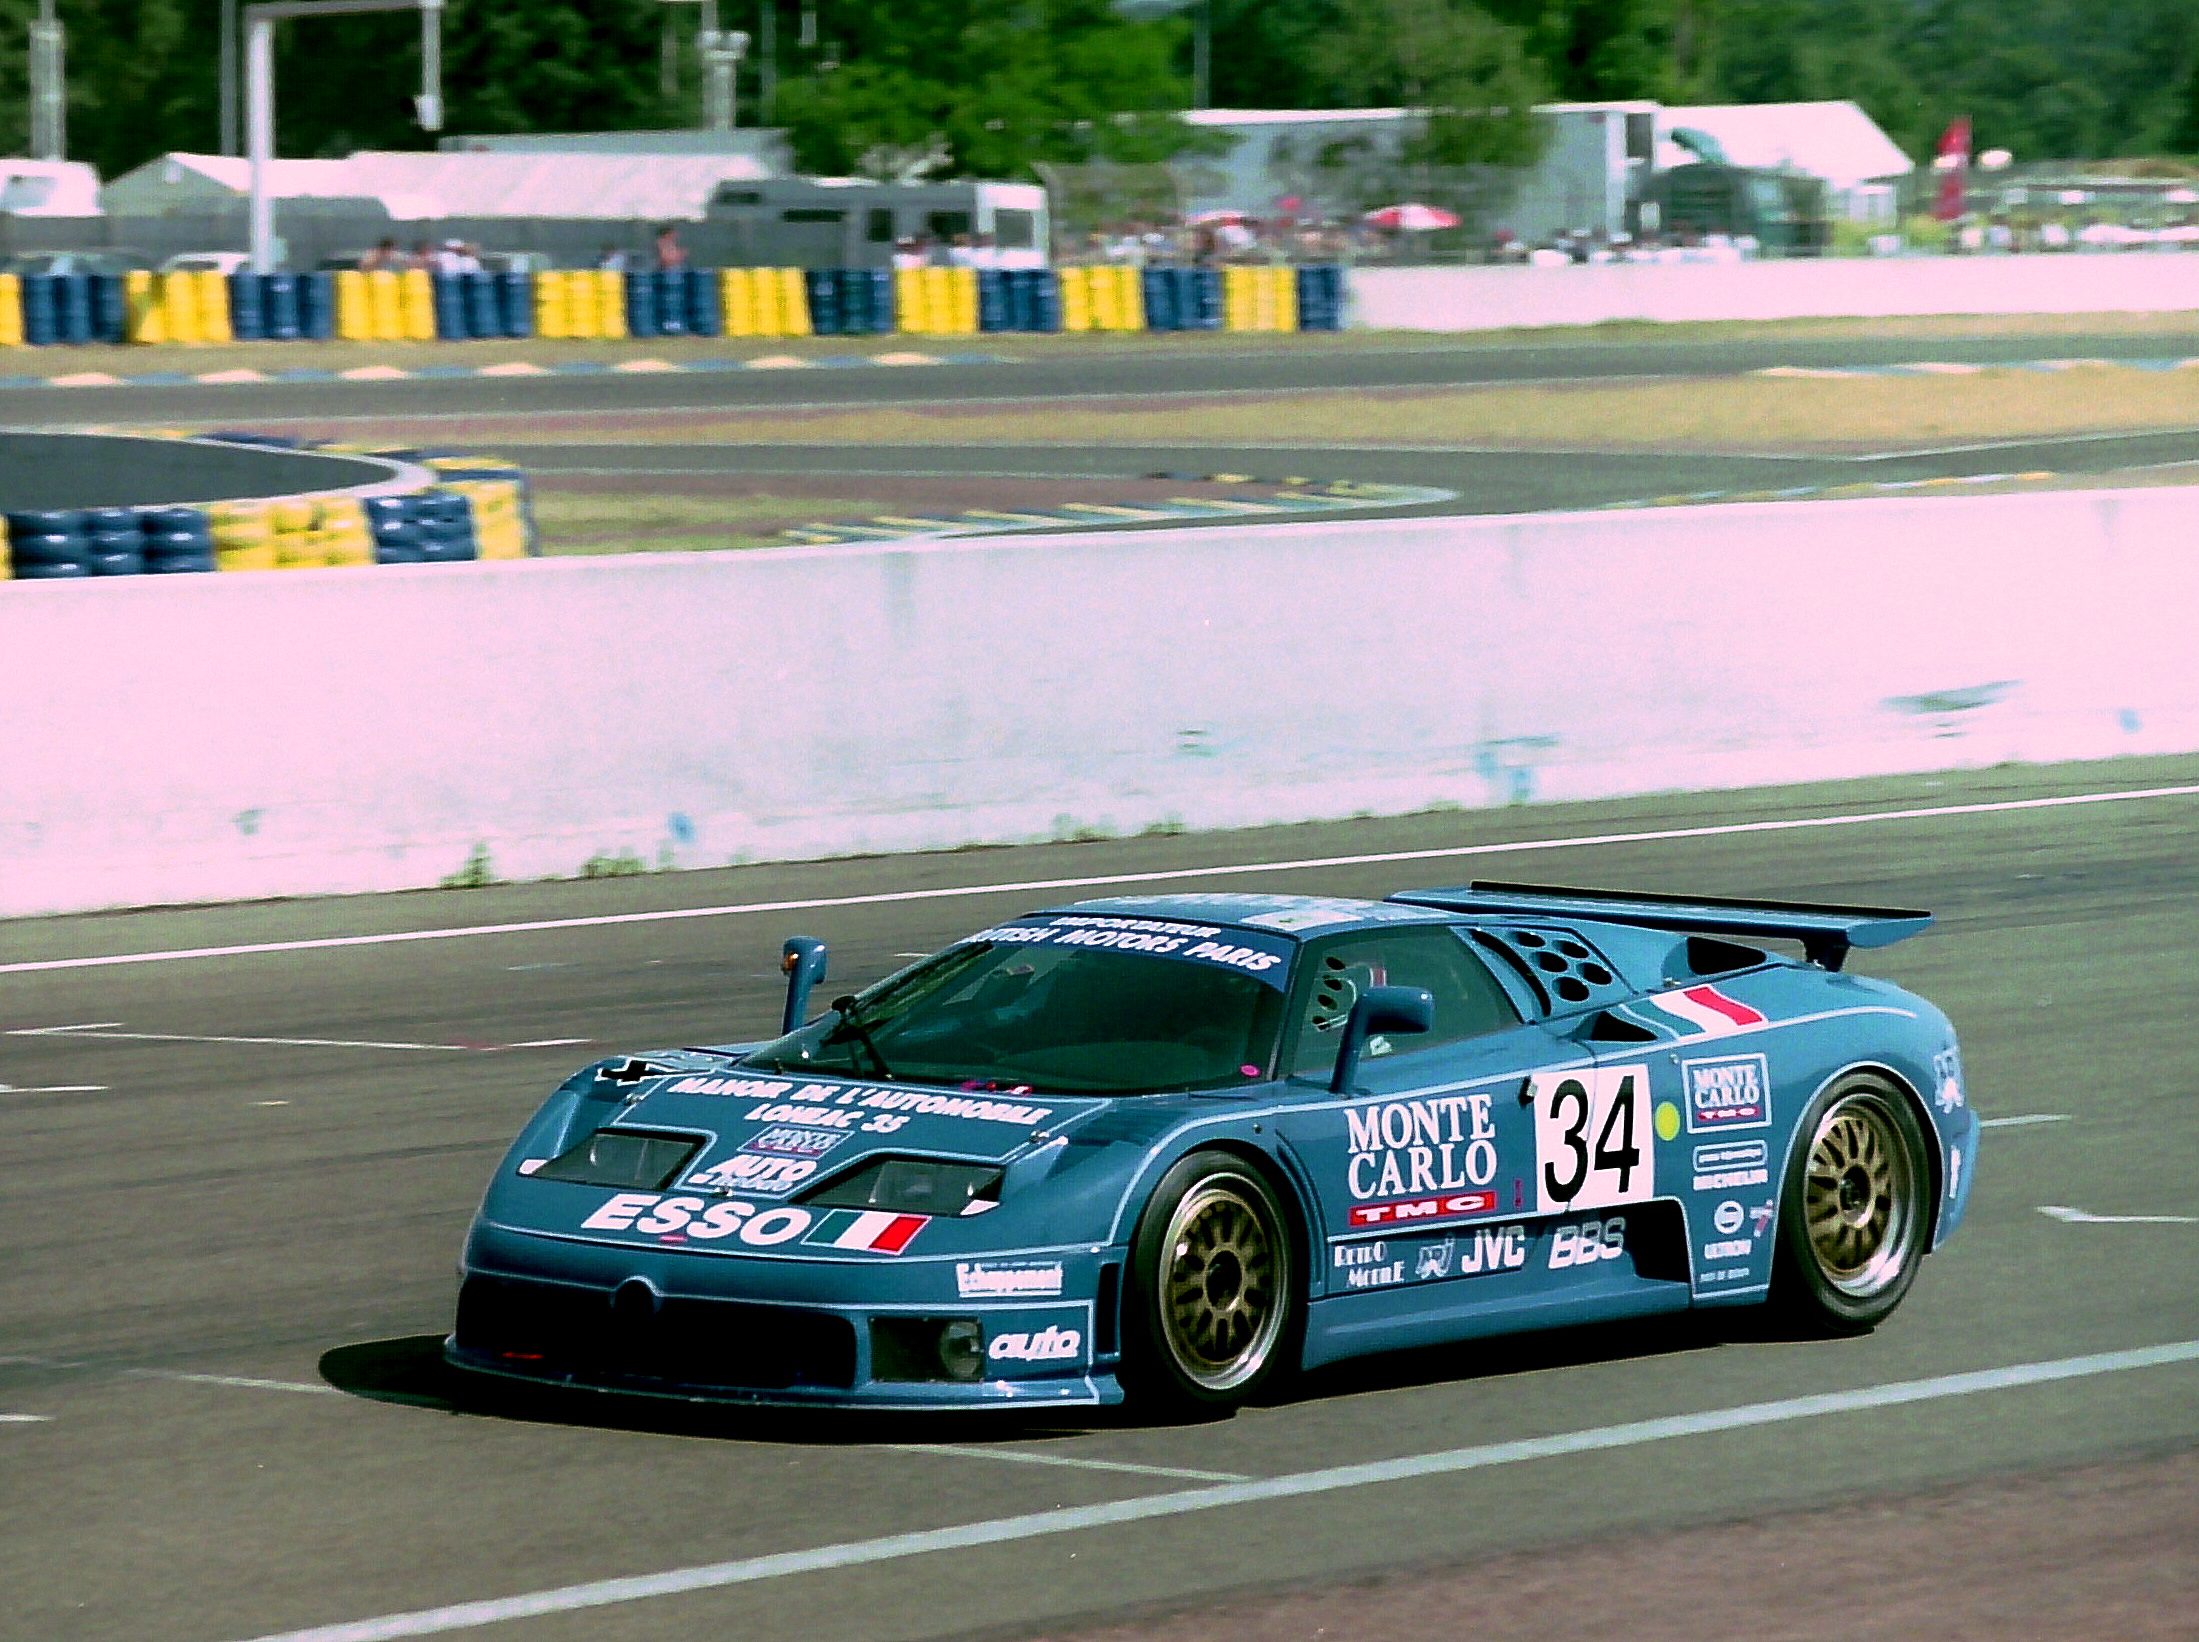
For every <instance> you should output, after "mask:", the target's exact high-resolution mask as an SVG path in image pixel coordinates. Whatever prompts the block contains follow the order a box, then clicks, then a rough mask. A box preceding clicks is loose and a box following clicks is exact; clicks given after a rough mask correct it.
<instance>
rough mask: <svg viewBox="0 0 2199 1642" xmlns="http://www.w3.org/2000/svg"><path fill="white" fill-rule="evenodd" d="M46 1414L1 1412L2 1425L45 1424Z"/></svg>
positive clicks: (0, 1423) (0, 1420)
mask: <svg viewBox="0 0 2199 1642" xmlns="http://www.w3.org/2000/svg"><path fill="white" fill-rule="evenodd" d="M46 1419H47V1416H45V1415H44V1414H0V1425H44V1424H45V1423H46Z"/></svg>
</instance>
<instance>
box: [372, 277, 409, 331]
mask: <svg viewBox="0 0 2199 1642" xmlns="http://www.w3.org/2000/svg"><path fill="white" fill-rule="evenodd" d="M366 282H367V313H368V323H369V324H371V325H372V326H373V327H374V331H373V340H374V341H376V342H402V341H404V339H405V287H404V282H403V281H402V280H400V279H399V278H398V277H397V270H396V269H394V268H377V269H375V270H374V272H372V273H371V274H369V275H367V277H366Z"/></svg>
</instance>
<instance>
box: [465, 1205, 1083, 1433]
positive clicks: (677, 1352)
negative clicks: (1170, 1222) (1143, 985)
mask: <svg viewBox="0 0 2199 1642" xmlns="http://www.w3.org/2000/svg"><path fill="white" fill-rule="evenodd" d="M987 1258H990V1257H987ZM1013 1258H1014V1259H1015V1260H1018V1261H1023V1262H1026V1263H1040V1264H1045V1265H1057V1264H1058V1266H1059V1268H1060V1293H1059V1294H1042V1295H1017V1296H1002V1295H998V1294H985V1295H982V1296H978V1297H966V1296H964V1295H963V1294H962V1293H960V1292H959V1291H960V1287H961V1285H960V1282H959V1274H958V1265H960V1264H963V1263H967V1262H969V1261H970V1260H971V1257H970V1256H967V1255H964V1256H962V1257H960V1260H959V1261H958V1259H957V1258H956V1257H953V1256H939V1257H933V1258H929V1259H913V1258H909V1257H906V1256H898V1257H869V1258H863V1257H858V1258H854V1259H816V1260H813V1259H787V1258H783V1257H780V1258H772V1257H762V1258H753V1259H751V1258H739V1257H731V1256H727V1255H723V1254H718V1253H715V1252H713V1253H712V1254H710V1255H709V1256H707V1257H703V1258H697V1257H696V1256H695V1255H693V1254H691V1253H687V1252H684V1251H679V1250H673V1249H652V1248H636V1247H632V1246H625V1245H619V1244H612V1243H602V1242H591V1241H584V1240H577V1239H572V1238H569V1237H564V1236H555V1235H550V1236H543V1235H536V1234H531V1233H527V1232H522V1231H519V1230H517V1229H515V1228H511V1227H505V1226H499V1225H497V1224H495V1223H494V1222H491V1221H487V1220H482V1221H479V1222H477V1223H476V1225H475V1228H474V1232H473V1235H472V1237H471V1238H469V1240H468V1242H467V1247H466V1254H465V1258H464V1260H463V1262H462V1263H461V1266H460V1276H461V1278H462V1280H463V1281H464V1283H465V1285H466V1286H465V1288H464V1289H463V1290H462V1292H461V1305H460V1322H459V1328H458V1330H456V1331H454V1332H453V1333H452V1335H451V1336H450V1338H449V1339H447V1340H446V1341H445V1342H444V1357H445V1359H446V1361H448V1362H449V1363H450V1364H452V1365H453V1366H454V1367H457V1368H459V1369H462V1370H466V1371H468V1372H471V1373H477V1374H482V1375H491V1376H496V1377H498V1378H501V1379H505V1380H510V1381H520V1382H526V1383H529V1384H533V1385H537V1386H547V1387H557V1388H567V1389H573V1390H582V1391H596V1392H611V1393H617V1394H621V1395H631V1396H639V1397H652V1398H659V1399H668V1400H675V1401H682V1402H707V1403H715V1404H726V1405H749V1406H769V1407H812V1408H870V1409H877V1410H882V1411H883V1410H905V1411H914V1410H933V1409H970V1408H1012V1407H1033V1406H1041V1405H1043V1406H1056V1407H1059V1406H1075V1405H1080V1404H1081V1405H1085V1406H1100V1405H1111V1404H1114V1403H1118V1402H1120V1401H1121V1400H1122V1392H1121V1390H1120V1388H1119V1386H1118V1385H1117V1384H1116V1381H1115V1376H1114V1365H1115V1358H1114V1352H1113V1344H1114V1342H1113V1339H1112V1333H1113V1324H1112V1319H1110V1320H1109V1322H1108V1324H1107V1325H1105V1327H1104V1329H1103V1327H1102V1324H1101V1321H1100V1318H1099V1316H1098V1309H1099V1308H1098V1304H1097V1298H1098V1295H1099V1294H1100V1293H1101V1292H1102V1289H1103V1287H1106V1286H1107V1285H1105V1284H1103V1282H1102V1274H1103V1272H1104V1271H1105V1270H1106V1269H1107V1267H1108V1266H1109V1265H1110V1263H1111V1261H1113V1260H1115V1259H1119V1255H1115V1254H1111V1253H1110V1252H1109V1251H1108V1250H1105V1249H1103V1248H1097V1247H1094V1246H1092V1245H1082V1246H1078V1247H1074V1248H1056V1249H1048V1250H1025V1251H1018V1253H1017V1254H1016V1255H1015V1256H1014V1257H1013ZM482 1290H487V1291H489V1293H488V1299H489V1302H490V1304H489V1307H488V1309H487V1310H485V1311H480V1312H473V1313H470V1315H471V1316H473V1318H474V1319H475V1321H474V1322H473V1323H472V1324H471V1325H469V1323H468V1321H467V1319H468V1316H469V1312H468V1309H467V1301H466V1299H465V1296H466V1295H467V1294H470V1293H477V1292H481V1291H482ZM622 1295H623V1296H624V1297H625V1299H626V1301H627V1302H628V1303H629V1304H631V1305H635V1306H638V1307H639V1308H640V1309H639V1312H638V1313H630V1314H628V1315H626V1316H624V1317H622V1315H621V1313H620V1312H619V1310H618V1306H619V1304H620V1297H621V1296H622ZM515 1296H516V1298H515ZM507 1305H516V1306H517V1307H518V1309H517V1310H516V1311H513V1310H506V1309H502V1308H504V1307H505V1306H507ZM660 1314H661V1315H662V1317H663V1318H664V1319H665V1321H664V1323H663V1324H662V1325H661V1330H662V1331H661V1332H660V1323H659V1321H658V1319H659V1317H660ZM675 1314H676V1319H677V1320H676V1321H675V1320H674V1318H675ZM950 1318H970V1319H974V1320H976V1321H977V1322H978V1323H979V1325H980V1327H981V1328H982V1329H983V1331H984V1335H983V1338H984V1341H985V1343H986V1346H987V1347H988V1349H989V1348H990V1347H991V1346H992V1345H993V1344H994V1342H996V1341H1001V1339H1002V1336H1004V1335H1011V1334H1013V1335H1021V1336H1024V1340H1023V1342H1022V1344H1024V1345H1025V1346H1026V1347H1029V1346H1030V1345H1031V1344H1032V1342H1033V1341H1034V1339H1035V1338H1036V1337H1038V1336H1041V1335H1045V1336H1047V1337H1048V1338H1049V1339H1051V1340H1052V1341H1054V1342H1056V1343H1058V1342H1059V1341H1060V1340H1061V1339H1062V1337H1063V1335H1064V1334H1067V1333H1074V1334H1075V1335H1076V1336H1077V1341H1076V1350H1075V1354H1074V1355H1073V1356H1066V1357H1063V1358H1061V1359H1060V1360H1056V1361H1030V1360H1023V1358H1024V1356H1025V1353H1023V1352H1014V1353H1012V1354H1008V1355H1004V1356H999V1357H989V1359H988V1361H987V1362H986V1364H985V1366H984V1368H983V1370H982V1371H981V1373H982V1377H981V1378H978V1379H975V1380H945V1379H941V1380H929V1379H926V1380H907V1379H883V1378H878V1377H876V1375H875V1374H874V1363H873V1349H874V1338H873V1331H872V1327H871V1325H872V1322H873V1321H874V1320H881V1321H883V1320H889V1319H941V1320H945V1319H950ZM515 1319H516V1320H515ZM672 1335H676V1337H677V1339H678V1341H679V1344H678V1346H677V1348H675V1349H665V1345H664V1342H665V1340H666V1339H667V1338H668V1336H672ZM1003 1343H1005V1342H1003ZM1103 1345H1104V1346H1105V1347H1107V1348H1108V1349H1106V1350H1104V1351H1102V1350H1099V1349H1098V1348H1099V1347H1101V1346H1103ZM759 1359H762V1360H764V1361H766V1362H768V1363H769V1364H771V1365H772V1370H773V1371H769V1372H764V1373H762V1374H761V1375H758V1374H753V1373H751V1372H750V1369H751V1367H753V1366H754V1365H755V1363H756V1362H757V1361H758V1360H759ZM789 1363H795V1364H798V1365H799V1366H797V1367H795V1368H792V1369H789V1367H788V1364H789ZM713 1371H716V1372H713ZM721 1375H722V1377H721Z"/></svg>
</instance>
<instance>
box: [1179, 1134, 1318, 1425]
mask: <svg viewBox="0 0 2199 1642" xmlns="http://www.w3.org/2000/svg"><path fill="white" fill-rule="evenodd" d="M1161 1261H1162V1264H1161V1284H1160V1290H1161V1293H1160V1301H1161V1324H1162V1328H1163V1331H1164V1333H1165V1334H1166V1336H1167V1340H1168V1350H1169V1353H1170V1355H1171V1356H1173V1357H1174V1358H1175V1360H1176V1366H1177V1368H1178V1369H1180V1370H1181V1371H1182V1372H1183V1374H1184V1375H1185V1377H1186V1378H1188V1379H1190V1380H1191V1381H1192V1382H1193V1383H1195V1384H1196V1385H1198V1386H1200V1387H1201V1388H1202V1389H1204V1390H1207V1391H1230V1390H1234V1389H1235V1388H1236V1387H1238V1386H1241V1385H1243V1384H1244V1383H1245V1382H1246V1381H1248V1380H1250V1379H1251V1378H1252V1377H1253V1376H1254V1375H1256V1374H1258V1373H1259V1372H1260V1370H1261V1368H1262V1367H1263V1366H1265V1364H1266V1362H1267V1360H1268V1357H1269V1356H1270V1355H1271V1354H1272V1353H1273V1352H1274V1350H1275V1342H1276V1340H1277V1339H1278V1338H1280V1337H1281V1335H1282V1332H1283V1316H1284V1313H1285V1311H1286V1310H1287V1309H1288V1308H1287V1306H1286V1305H1285V1302H1284V1283H1285V1281H1286V1280H1287V1276H1288V1261H1289V1256H1288V1253H1287V1251H1286V1249H1285V1248H1284V1246H1283V1243H1282V1240H1281V1233H1280V1231H1279V1230H1278V1228H1277V1227H1276V1226H1275V1224H1274V1223H1273V1220H1272V1218H1271V1216H1270V1213H1269V1211H1268V1209H1267V1208H1266V1207H1265V1205H1264V1200H1263V1198H1262V1196H1261V1194H1260V1192H1259V1191H1258V1189H1257V1188H1256V1187H1254V1186H1253V1185H1252V1184H1251V1182H1249V1181H1246V1180H1242V1179H1239V1178H1237V1177H1234V1176H1228V1175H1222V1176H1216V1177H1213V1178H1210V1179H1207V1180H1203V1181H1201V1182H1200V1183H1199V1184H1198V1185H1197V1186H1195V1187H1193V1188H1192V1189H1191V1190H1190V1191H1189V1192H1187V1193H1186V1194H1185V1195H1184V1198H1183V1201H1182V1202H1180V1203H1178V1204H1177V1205H1176V1212H1175V1213H1174V1214H1173V1215H1171V1216H1170V1217H1169V1221H1168V1236H1167V1238H1166V1240H1165V1241H1164V1242H1163V1243H1162V1245H1161Z"/></svg>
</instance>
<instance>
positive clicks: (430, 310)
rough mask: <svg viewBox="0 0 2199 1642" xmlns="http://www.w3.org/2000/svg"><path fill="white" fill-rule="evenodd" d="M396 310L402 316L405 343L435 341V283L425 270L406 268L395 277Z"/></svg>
mask: <svg viewBox="0 0 2199 1642" xmlns="http://www.w3.org/2000/svg"><path fill="white" fill-rule="evenodd" d="M397 278H398V286H399V297H398V308H399V310H400V311H401V312H402V314H403V316H404V338H405V340H406V341H407V342H433V341H434V340H435V281H434V280H432V279H430V278H429V277H428V271H427V270H426V269H425V268H407V269H406V270H405V271H404V272H403V273H401V274H399V275H398V276H397Z"/></svg>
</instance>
